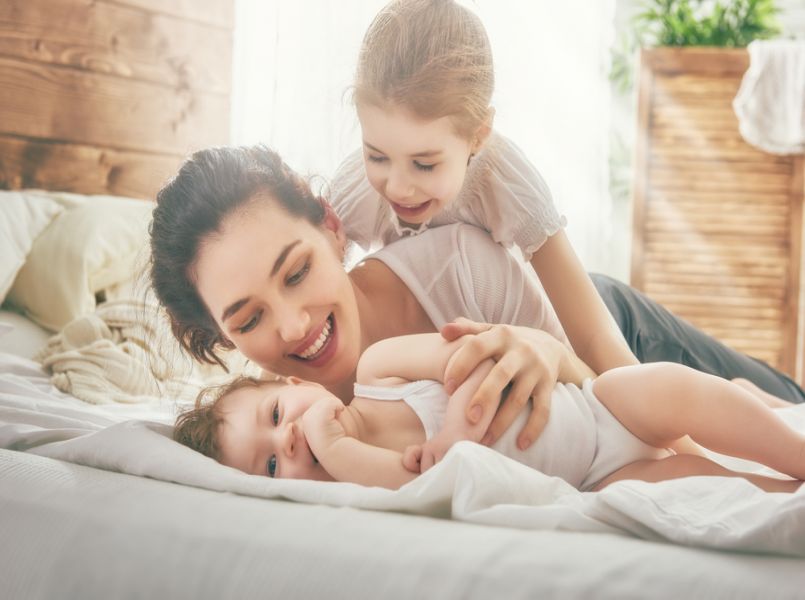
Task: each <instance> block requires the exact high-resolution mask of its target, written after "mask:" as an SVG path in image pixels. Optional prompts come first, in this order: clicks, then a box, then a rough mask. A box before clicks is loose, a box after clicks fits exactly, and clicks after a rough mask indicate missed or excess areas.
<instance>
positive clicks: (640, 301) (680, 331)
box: [590, 273, 805, 403]
mask: <svg viewBox="0 0 805 600" xmlns="http://www.w3.org/2000/svg"><path fill="white" fill-rule="evenodd" d="M590 277H591V278H592V280H593V283H594V284H595V287H596V288H597V289H598V293H599V294H601V297H602V298H603V299H604V303H605V304H606V305H607V308H608V309H609V312H611V313H612V316H614V317H615V321H617V323H618V327H620V329H621V331H622V332H623V336H624V337H625V338H626V341H627V343H628V344H629V347H630V348H631V349H632V352H633V353H634V355H635V356H636V357H637V358H638V360H639V361H640V362H659V361H668V362H674V363H680V364H683V365H687V366H689V367H692V368H694V369H696V370H697V371H704V372H705V373H711V374H713V375H719V376H721V377H724V378H726V379H733V378H735V377H743V378H744V379H748V380H749V381H751V382H752V383H754V384H755V385H757V386H758V387H759V388H761V389H763V390H765V391H767V392H769V393H770V394H774V395H775V396H778V397H780V398H782V399H784V400H788V401H789V402H797V403H799V402H805V392H803V390H802V388H801V387H799V386H798V385H797V384H796V383H795V382H794V380H793V379H791V378H790V377H788V376H787V375H785V374H783V373H781V372H780V371H777V370H776V369H773V368H772V367H770V366H769V365H767V364H766V363H764V362H763V361H760V360H758V359H756V358H752V357H751V356H747V355H745V354H741V353H740V352H736V351H735V350H732V349H730V348H728V347H727V346H725V345H724V344H722V343H721V342H719V341H718V340H716V339H715V338H712V337H710V336H709V335H707V334H706V333H704V332H702V331H699V330H698V329H696V328H695V327H694V326H693V325H691V324H690V323H688V322H687V321H684V320H682V319H680V318H679V317H677V316H675V315H674V314H672V313H671V312H670V311H669V310H668V309H666V308H664V307H662V306H661V305H659V304H657V303H656V302H654V301H653V300H651V299H650V298H648V297H646V296H645V295H643V294H641V293H640V292H638V291H637V290H635V289H634V288H632V287H630V286H628V285H626V284H625V283H622V282H620V281H618V280H616V279H613V278H611V277H607V276H606V275H599V274H597V273H591V274H590Z"/></svg>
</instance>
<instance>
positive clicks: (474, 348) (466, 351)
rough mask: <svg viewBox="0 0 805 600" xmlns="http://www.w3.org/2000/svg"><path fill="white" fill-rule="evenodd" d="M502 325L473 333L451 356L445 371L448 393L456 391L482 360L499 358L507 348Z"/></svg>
mask: <svg viewBox="0 0 805 600" xmlns="http://www.w3.org/2000/svg"><path fill="white" fill-rule="evenodd" d="M470 322H472V321H470ZM500 327H502V326H499V325H498V326H495V327H494V328H492V329H487V330H486V331H484V332H482V333H479V334H477V335H473V336H472V337H471V338H470V339H469V340H467V342H466V343H465V344H464V345H463V346H461V348H459V349H458V350H456V352H455V353H454V354H453V356H452V357H450V360H449V361H448V363H447V367H446V368H445V371H444V387H445V389H446V391H447V393H448V394H452V393H453V392H455V391H456V388H458V386H459V385H461V384H462V383H463V382H464V380H465V379H467V377H469V375H470V373H472V371H473V370H474V369H475V367H477V366H478V365H479V364H481V362H483V361H484V360H486V359H487V358H492V359H496V360H497V359H498V357H499V355H500V354H501V353H502V351H504V350H506V345H505V340H504V339H502V338H503V337H504V335H503V334H502V331H501V329H500Z"/></svg>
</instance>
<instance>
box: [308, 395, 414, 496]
mask: <svg viewBox="0 0 805 600" xmlns="http://www.w3.org/2000/svg"><path fill="white" fill-rule="evenodd" d="M343 409H344V405H343V404H342V403H341V402H339V401H337V400H336V399H332V400H330V399H322V400H320V401H318V402H316V403H315V404H314V405H313V406H311V407H310V408H309V409H308V410H307V411H306V412H305V414H304V415H303V416H302V424H303V426H304V432H305V439H307V443H308V444H310V450H311V451H312V452H313V455H314V456H315V457H316V459H317V460H318V461H319V462H320V463H321V466H322V467H324V470H325V471H327V473H328V474H329V475H330V476H331V477H332V478H333V479H335V480H336V481H345V482H349V483H358V484H360V485H366V486H376V487H384V488H389V489H392V490H396V489H398V488H399V487H401V486H402V485H404V484H406V483H408V482H409V481H411V480H412V479H414V478H415V477H416V475H417V474H416V473H412V472H411V471H409V470H407V469H406V468H405V467H404V466H403V462H402V454H401V453H399V452H395V451H393V450H387V449H386V448H380V447H378V446H372V445H370V444H366V443H364V442H362V441H360V440H358V439H356V438H353V437H350V436H348V435H346V432H345V431H344V428H343V426H342V425H341V423H340V422H339V421H338V414H339V413H340V412H341V411H342V410H343Z"/></svg>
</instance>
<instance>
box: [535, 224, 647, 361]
mask: <svg viewBox="0 0 805 600" xmlns="http://www.w3.org/2000/svg"><path fill="white" fill-rule="evenodd" d="M531 266H532V267H533V268H534V271H536V273H537V275H538V276H539V279H540V282H541V283H542V285H543V287H544V288H545V291H546V293H547V294H548V298H550V300H551V304H552V305H553V307H554V310H555V311H556V314H557V316H558V317H559V321H560V322H561V324H562V328H563V329H564V330H565V333H566V334H567V337H568V339H569V340H570V344H571V345H572V346H573V350H574V351H575V352H576V354H577V355H578V356H579V358H581V359H582V360H583V361H584V362H585V363H586V364H588V365H589V366H590V367H591V368H592V369H593V371H595V372H596V373H598V374H601V373H603V372H605V371H608V370H609V369H612V368H614V367H621V366H625V365H634V364H638V360H637V358H635V356H634V355H633V354H632V352H631V350H630V349H629V346H628V344H627V343H626V341H625V340H624V339H623V335H622V334H621V331H620V329H619V328H618V326H617V324H616V323H615V320H614V319H613V318H612V315H611V314H610V313H609V310H607V307H606V305H605V304H604V301H603V300H602V299H601V296H599V294H598V292H597V291H596V289H595V286H594V285H593V282H592V280H591V279H590V276H589V275H588V274H587V272H586V271H585V270H584V267H583V266H582V264H581V261H579V259H578V257H577V256H576V253H575V252H574V250H573V247H572V246H571V245H570V241H569V240H568V238H567V235H566V234H565V232H564V231H563V230H561V229H560V230H559V231H558V232H556V233H555V234H554V235H552V236H551V237H549V238H548V239H547V240H546V241H545V243H544V244H543V245H542V246H540V248H539V249H538V250H537V251H536V252H535V253H534V255H533V256H532V257H531Z"/></svg>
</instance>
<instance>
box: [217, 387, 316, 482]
mask: <svg viewBox="0 0 805 600" xmlns="http://www.w3.org/2000/svg"><path fill="white" fill-rule="evenodd" d="M324 396H332V394H330V393H329V392H328V391H327V390H325V389H324V388H323V387H321V386H319V385H316V384H314V383H306V382H298V383H277V382H270V383H266V384H264V385H261V386H259V387H251V386H247V387H242V388H240V389H237V390H235V391H234V392H231V393H230V394H228V395H227V396H226V397H224V398H222V399H221V400H220V401H219V409H220V411H221V415H222V417H223V421H222V423H221V425H220V426H219V429H218V445H219V448H220V462H221V463H222V464H225V465H227V466H229V467H234V468H235V469H240V470H241V471H244V472H246V473H250V474H252V475H267V476H268V477H277V478H282V479H313V480H317V481H332V477H330V475H329V474H328V473H327V472H326V471H325V470H324V467H322V466H321V465H320V464H319V461H318V460H317V459H316V457H315V456H314V455H313V453H312V452H311V450H310V445H309V444H308V442H307V438H306V437H305V431H304V426H303V422H302V415H304V414H305V411H307V409H308V408H310V407H311V406H312V405H313V404H314V403H315V402H316V400H319V399H320V398H322V397H324Z"/></svg>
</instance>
